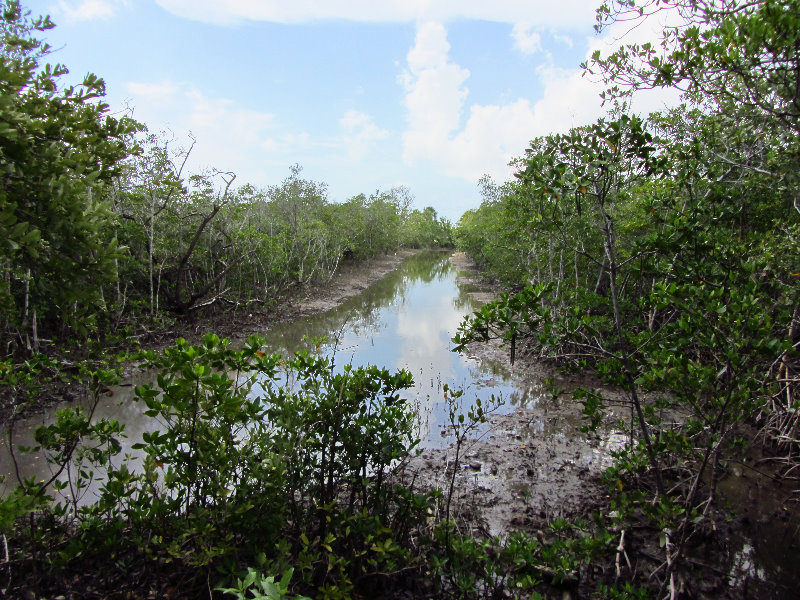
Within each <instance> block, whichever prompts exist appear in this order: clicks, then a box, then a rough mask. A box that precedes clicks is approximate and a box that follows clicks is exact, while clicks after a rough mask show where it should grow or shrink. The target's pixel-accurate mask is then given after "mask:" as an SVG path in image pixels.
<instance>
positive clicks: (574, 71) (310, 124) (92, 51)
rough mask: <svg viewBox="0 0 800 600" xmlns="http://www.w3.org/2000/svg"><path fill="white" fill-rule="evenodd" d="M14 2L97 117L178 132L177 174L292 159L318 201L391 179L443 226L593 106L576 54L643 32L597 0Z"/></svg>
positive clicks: (257, 180)
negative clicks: (40, 27)
mask: <svg viewBox="0 0 800 600" xmlns="http://www.w3.org/2000/svg"><path fill="white" fill-rule="evenodd" d="M22 3H23V6H24V7H26V8H28V9H30V10H31V12H32V13H33V14H34V15H38V14H49V15H50V16H51V18H52V20H53V21H54V22H55V23H56V25H57V26H56V28H55V29H53V30H51V31H49V32H47V33H46V34H45V36H44V39H45V40H46V41H47V42H48V43H49V44H50V45H51V46H53V48H54V49H55V51H54V52H53V53H52V54H51V55H50V57H49V58H48V60H49V61H50V62H58V63H62V64H64V65H66V66H67V67H68V68H69V70H70V75H69V76H68V77H69V79H70V82H74V83H77V82H79V80H80V79H82V77H83V75H85V74H86V73H89V72H91V73H94V74H96V75H98V76H100V77H102V78H103V79H104V80H105V82H106V86H107V96H106V101H107V103H108V104H109V105H110V107H111V109H110V110H111V112H112V113H119V114H125V111H128V112H129V113H130V112H131V111H132V115H133V117H134V118H135V119H137V120H139V121H141V122H143V123H145V124H146V125H147V127H148V129H149V130H150V131H151V132H154V133H158V132H167V135H169V136H173V137H174V138H175V139H176V143H178V144H183V145H188V143H189V137H188V136H189V134H191V135H192V136H193V137H194V138H195V139H196V145H195V147H194V150H193V152H192V156H191V160H190V163H189V165H188V166H189V168H190V169H191V170H192V171H194V172H200V171H203V170H205V169H218V170H221V171H232V172H234V173H235V174H236V177H237V178H236V184H245V183H246V184H251V185H254V186H256V187H266V186H269V185H275V184H279V183H280V182H281V181H282V180H284V179H285V178H286V177H288V176H289V174H290V168H291V167H292V165H296V164H299V165H300V166H301V167H302V168H303V170H302V177H304V178H306V179H311V180H314V181H317V182H324V183H326V184H327V186H328V199H329V200H330V201H332V202H343V201H345V200H347V199H348V198H351V197H352V196H355V195H357V194H360V193H364V194H367V195H369V194H371V193H373V192H375V191H376V190H379V189H380V190H387V189H389V188H391V187H394V186H399V185H403V186H407V187H408V189H409V190H410V192H411V194H412V196H413V197H414V206H415V207H416V208H419V209H422V208H424V207H426V206H433V207H434V208H435V209H436V210H437V212H438V213H439V215H440V216H443V217H446V218H448V219H450V220H451V221H453V222H454V223H455V222H457V221H458V219H459V217H460V216H461V215H462V214H463V213H464V211H466V210H468V209H471V208H476V207H477V206H478V205H479V204H480V202H481V196H480V193H479V188H478V185H477V182H478V180H479V179H480V178H481V177H482V176H483V175H484V174H488V175H490V176H491V177H492V178H493V179H494V180H495V181H497V182H498V183H502V182H503V181H506V180H508V179H510V178H512V177H513V171H512V169H511V168H510V167H509V166H508V163H509V161H510V160H511V159H512V158H513V157H515V156H519V155H522V154H523V153H524V151H525V148H526V146H527V145H528V143H529V141H530V140H531V139H533V138H535V137H537V136H541V135H546V134H549V133H557V132H563V131H567V130H568V129H569V128H570V127H574V126H577V125H582V124H587V123H591V122H593V121H595V120H596V119H597V118H598V117H600V116H602V115H603V114H604V109H603V108H602V106H601V101H600V98H599V93H600V91H602V85H601V84H600V83H599V82H597V81H594V80H592V78H590V77H584V76H583V73H582V71H581V69H580V63H581V62H582V61H584V60H586V58H587V57H588V56H590V55H591V53H592V52H593V51H594V50H595V49H600V50H601V51H602V52H603V53H607V52H609V51H610V50H611V49H612V48H613V47H614V46H615V45H616V44H618V43H619V40H620V39H623V40H624V41H631V40H632V39H633V38H632V36H638V37H639V38H641V37H642V36H647V35H652V33H649V34H648V33H647V31H645V30H644V29H643V28H640V29H637V30H635V31H633V32H625V31H623V30H621V29H612V30H611V31H608V32H604V34H603V35H602V36H597V35H596V34H595V32H594V29H593V25H594V22H595V7H596V6H597V5H598V4H599V0H561V1H559V2H554V1H552V0H27V1H26V0H23V2H22ZM624 36H626V37H624ZM637 102H638V104H637V105H636V108H637V109H638V110H640V111H646V110H658V109H660V108H663V106H664V105H665V103H668V99H667V98H666V96H664V95H663V94H662V93H655V94H650V95H649V96H648V97H645V98H643V99H642V100H641V101H637Z"/></svg>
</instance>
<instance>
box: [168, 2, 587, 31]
mask: <svg viewBox="0 0 800 600" xmlns="http://www.w3.org/2000/svg"><path fill="white" fill-rule="evenodd" d="M156 1H157V3H158V4H159V5H160V6H161V7H162V8H164V9H165V10H167V11H169V12H171V13H173V14H175V15H178V16H180V17H184V18H187V19H195V20H198V21H206V22H212V23H236V22H241V21H270V22H277V23H303V22H309V21H320V20H346V21H358V22H384V23H385V22H406V23H408V22H416V21H420V20H431V21H449V20H455V19H475V20H484V21H495V22H499V23H518V22H530V23H536V24H537V25H540V26H557V27H559V26H580V27H587V26H589V25H591V23H592V21H593V18H594V9H595V8H596V7H597V5H598V4H599V2H598V0H564V1H563V2H552V1H551V0H492V1H491V2H487V1H486V0H380V1H378V2H376V1H375V0H294V1H292V2H287V1H286V0H156Z"/></svg>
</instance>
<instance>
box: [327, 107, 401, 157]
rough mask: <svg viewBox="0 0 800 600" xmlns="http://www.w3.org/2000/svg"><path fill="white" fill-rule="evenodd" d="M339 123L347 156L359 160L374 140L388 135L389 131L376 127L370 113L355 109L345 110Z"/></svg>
mask: <svg viewBox="0 0 800 600" xmlns="http://www.w3.org/2000/svg"><path fill="white" fill-rule="evenodd" d="M339 124H340V125H341V126H342V128H343V129H344V131H345V135H344V143H345V145H346V146H347V153H348V156H349V157H350V158H351V159H353V160H361V159H362V158H364V157H365V156H366V155H367V152H368V151H369V149H370V147H371V146H372V145H373V144H374V143H375V142H377V141H379V140H382V139H385V138H387V137H388V136H389V132H388V131H387V130H386V129H381V128H380V127H378V126H377V125H376V124H375V121H374V120H373V119H372V117H371V116H370V115H367V114H364V113H361V112H358V111H356V110H349V111H347V113H345V115H344V116H343V117H342V118H341V119H339Z"/></svg>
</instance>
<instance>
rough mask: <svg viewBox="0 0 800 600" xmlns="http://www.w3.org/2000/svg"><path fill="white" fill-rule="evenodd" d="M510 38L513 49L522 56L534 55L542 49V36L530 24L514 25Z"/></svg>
mask: <svg viewBox="0 0 800 600" xmlns="http://www.w3.org/2000/svg"><path fill="white" fill-rule="evenodd" d="M511 38H512V39H513V40H514V47H515V48H516V49H517V50H519V51H520V52H522V53H523V54H535V53H536V52H539V51H540V50H541V49H542V36H541V34H540V33H539V32H538V31H535V30H534V28H533V25H531V24H530V23H515V24H514V28H513V29H512V30H511Z"/></svg>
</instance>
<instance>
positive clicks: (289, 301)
mask: <svg viewBox="0 0 800 600" xmlns="http://www.w3.org/2000/svg"><path fill="white" fill-rule="evenodd" d="M418 252H420V251H419V250H400V251H398V252H395V253H392V254H386V255H381V256H376V257H373V258H369V259H366V260H362V261H352V260H346V261H342V263H341V264H340V266H339V269H338V270H337V272H336V274H335V275H334V276H333V277H332V278H331V280H330V281H328V282H327V283H320V284H315V285H313V286H308V287H304V288H299V289H295V290H294V291H292V292H287V293H284V294H283V295H282V296H279V297H276V298H275V299H274V304H273V305H272V306H270V307H267V308H263V309H257V310H253V309H244V308H242V309H239V310H230V311H216V312H205V313H200V314H194V315H192V318H191V319H183V320H175V321H174V322H173V323H171V324H170V325H169V326H167V327H164V328H162V329H156V330H152V331H144V332H141V331H140V332H139V333H137V334H134V335H131V336H130V337H129V338H126V339H122V340H115V345H107V346H105V348H104V352H105V355H106V356H112V355H114V353H115V352H118V351H123V350H128V351H131V350H133V351H136V350H163V349H164V348H167V347H169V346H172V345H173V344H174V343H175V340H177V339H178V338H185V339H187V340H188V341H189V342H191V343H197V342H199V341H200V340H201V339H202V338H203V336H204V335H205V334H206V333H209V332H213V333H216V334H217V335H219V336H220V337H221V338H229V339H230V340H231V341H232V342H233V343H234V344H238V343H241V342H242V341H243V340H245V339H247V337H248V336H249V335H251V334H254V333H256V334H258V333H263V332H265V331H267V330H269V329H270V328H271V327H274V326H275V324H277V323H282V322H286V321H291V320H293V319H297V318H299V317H303V316H306V315H310V314H317V313H323V312H325V311H327V310H330V309H332V308H334V307H336V306H339V305H340V304H342V303H344V302H345V300H347V299H348V298H351V297H353V296H356V295H358V294H359V293H361V291H362V290H364V289H366V288H367V287H369V286H370V285H372V284H373V283H375V282H376V281H379V280H380V279H382V278H383V277H385V276H386V275H387V274H388V273H390V272H391V271H393V270H395V269H397V268H398V267H399V266H400V265H401V264H402V262H403V261H404V260H405V259H406V258H408V257H409V256H412V255H414V254H417V253H418ZM50 350H51V351H46V352H47V353H48V354H49V355H51V358H53V359H54V360H55V361H56V362H57V363H58V364H60V365H61V367H60V368H61V371H62V373H58V372H56V371H51V370H50V369H48V368H44V369H43V370H42V373H41V374H42V377H41V379H42V380H41V381H40V382H39V383H38V384H37V387H38V392H37V397H36V398H35V400H34V401H33V402H32V403H29V402H26V401H25V399H24V397H20V396H18V395H17V394H18V393H19V394H24V392H16V391H15V390H13V389H11V386H6V388H5V389H3V390H0V424H2V425H3V428H5V427H6V426H7V425H8V423H9V421H10V419H11V418H12V416H13V415H16V416H15V418H24V417H26V416H29V415H33V414H38V413H41V412H42V411H43V410H44V409H45V408H46V407H49V406H53V405H57V404H60V403H62V402H67V403H70V402H75V401H77V400H78V399H79V398H81V397H83V396H85V395H86V393H87V389H86V387H85V385H84V384H83V383H77V382H75V381H71V380H70V379H69V375H71V374H72V372H73V371H74V374H75V375H77V372H78V371H77V368H74V369H72V367H71V366H70V365H71V361H72V356H73V355H74V354H75V353H74V352H73V353H72V354H68V353H65V352H64V350H63V349H60V348H51V349H50ZM67 352H68V351H67ZM140 371H141V369H140V367H139V365H138V363H137V362H135V361H133V362H129V363H127V364H126V365H125V366H124V368H123V372H122V377H123V379H127V378H130V377H134V376H135V375H136V374H137V373H139V372H140ZM23 404H25V406H24V408H23V409H22V410H20V409H19V407H20V406H21V405H23Z"/></svg>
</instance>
